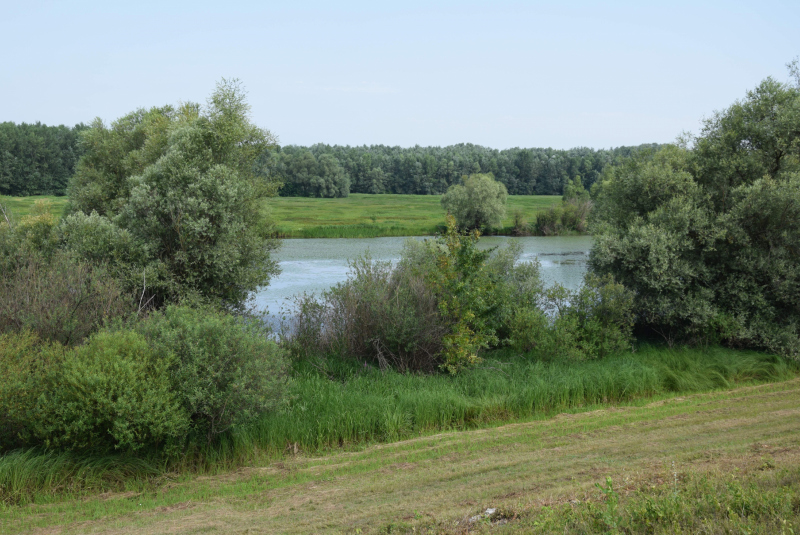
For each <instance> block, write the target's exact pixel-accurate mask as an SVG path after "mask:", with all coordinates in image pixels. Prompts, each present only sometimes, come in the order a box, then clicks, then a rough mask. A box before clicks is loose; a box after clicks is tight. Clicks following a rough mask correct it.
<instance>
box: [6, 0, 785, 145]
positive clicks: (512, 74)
mask: <svg viewBox="0 0 800 535" xmlns="http://www.w3.org/2000/svg"><path fill="white" fill-rule="evenodd" d="M643 4H645V2H641V1H637V2H602V3H601V2H572V3H569V4H566V3H561V2H559V3H556V2H549V3H544V2H541V3H540V2H502V1H494V2H469V1H459V2H455V1H434V0H431V1H427V2H418V1H415V0H404V1H403V2H393V3H380V2H374V1H373V2H356V1H344V0H340V1H338V2H302V1H290V2H286V1H284V2H274V3H273V2H235V1H229V2H222V1H219V0H218V1H215V2H203V1H197V0H193V1H191V2H188V1H187V2H169V1H160V2H149V1H137V2H108V1H106V2H77V1H75V2H72V1H59V2H50V1H36V0H27V1H25V2H19V1H14V2H11V1H9V0H0V13H2V16H1V17H0V45H2V51H3V52H2V56H0V57H2V63H0V121H14V122H23V121H24V122H36V121H41V122H43V123H46V124H62V123H63V124H68V125H72V124H75V123H77V122H81V121H83V122H89V121H90V120H92V119H93V118H94V117H100V118H102V119H103V120H105V121H106V122H110V121H112V120H114V119H115V118H117V117H120V116H122V115H124V114H126V113H128V112H130V111H132V110H134V109H136V108H139V107H150V106H157V105H159V106H160V105H164V104H174V103H177V102H179V101H196V102H205V99H206V97H207V96H208V95H209V94H210V93H211V92H212V91H213V89H214V85H215V82H216V81H217V80H219V79H220V78H221V77H227V78H232V77H235V78H239V79H241V80H242V82H243V83H244V85H245V86H246V88H247V90H248V92H249V102H250V104H251V106H252V114H253V120H254V122H255V123H256V124H258V125H259V126H262V127H265V128H267V129H269V130H271V131H272V132H273V133H275V134H277V135H278V137H279V138H280V141H281V144H284V145H286V144H299V145H309V144H313V143H318V142H323V143H329V144H343V145H344V144H349V145H361V144H385V145H401V146H413V145H415V144H419V145H450V144H453V143H461V142H469V143H477V144H481V145H486V146H489V147H494V148H508V147H516V146H519V147H554V148H569V147H576V146H588V147H594V148H603V147H612V146H619V145H633V144H639V143H649V142H669V141H673V140H674V139H675V137H676V136H677V135H678V134H680V133H681V132H682V131H685V130H690V131H694V132H697V130H698V129H699V126H700V120H701V119H702V118H703V117H704V116H708V115H710V114H711V113H712V112H713V111H714V110H718V109H722V108H724V107H726V106H728V105H730V104H731V103H732V102H733V101H734V100H736V99H738V98H741V97H743V96H744V95H745V92H746V91H747V90H748V89H751V88H753V87H754V86H755V85H756V84H758V83H759V82H760V81H761V80H763V79H764V78H766V77H767V76H773V77H775V78H777V79H779V80H782V81H786V80H788V74H787V71H786V68H785V66H784V65H785V64H786V63H787V62H789V61H790V60H791V59H792V58H794V57H795V56H797V55H800V31H798V27H800V2H798V1H797V0H794V1H786V2H779V1H769V0H767V1H761V2H752V1H748V2H732V1H724V2H680V1H677V2H676V1H671V2H664V3H663V5H662V6H660V7H651V6H643ZM648 4H649V2H648Z"/></svg>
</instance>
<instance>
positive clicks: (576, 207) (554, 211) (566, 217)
mask: <svg viewBox="0 0 800 535" xmlns="http://www.w3.org/2000/svg"><path fill="white" fill-rule="evenodd" d="M591 210H592V201H590V200H589V199H587V198H585V197H577V198H576V197H573V198H571V199H568V200H565V201H564V202H563V203H562V204H561V205H556V206H551V207H550V208H548V209H547V210H545V211H544V212H539V213H538V214H536V225H535V227H536V233H537V234H538V235H540V236H558V235H560V234H565V233H568V232H586V231H587V230H588V228H589V227H588V224H587V219H588V217H589V213H590V212H591Z"/></svg>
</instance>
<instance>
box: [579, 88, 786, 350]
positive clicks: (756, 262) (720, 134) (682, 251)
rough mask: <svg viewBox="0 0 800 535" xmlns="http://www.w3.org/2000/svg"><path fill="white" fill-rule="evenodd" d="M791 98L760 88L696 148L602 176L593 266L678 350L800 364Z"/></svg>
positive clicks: (707, 130)
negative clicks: (761, 352)
mask: <svg viewBox="0 0 800 535" xmlns="http://www.w3.org/2000/svg"><path fill="white" fill-rule="evenodd" d="M798 103H800V90H799V89H797V88H794V87H789V86H785V85H783V84H779V83H777V82H775V81H774V80H771V79H767V80H765V81H764V82H762V84H761V85H760V86H759V87H758V88H757V89H756V90H754V91H751V92H749V93H748V95H747V98H746V99H745V100H743V101H741V102H737V103H735V104H734V105H733V106H731V107H730V108H728V109H727V110H725V111H724V112H720V113H717V114H716V115H715V116H714V117H713V118H711V119H709V120H708V121H706V124H705V127H704V129H703V132H702V137H700V138H699V139H697V140H696V143H695V148H694V149H693V150H687V149H685V148H681V147H670V148H665V149H663V150H662V151H660V152H659V153H657V154H655V155H654V156H653V157H652V158H650V159H639V160H632V161H630V162H628V163H626V164H625V165H623V166H620V167H617V168H614V169H608V170H607V172H606V174H605V176H604V179H603V182H602V187H601V189H600V191H599V192H598V196H597V204H596V207H595V210H594V211H593V214H595V224H596V227H595V228H596V231H597V238H596V240H595V246H594V248H593V250H592V256H591V260H590V265H591V267H592V269H593V270H595V271H596V272H598V273H610V274H613V275H614V277H615V279H616V280H618V281H620V282H621V283H622V284H624V285H625V286H626V287H628V288H630V289H631V290H633V291H634V292H635V296H636V297H635V309H636V314H637V318H638V319H637V322H638V323H639V324H640V325H641V326H643V327H648V328H650V329H653V330H655V331H656V332H658V333H660V334H661V335H662V336H664V337H665V338H666V339H667V340H668V341H670V342H672V341H673V340H675V339H684V340H694V341H703V342H706V343H714V342H716V341H724V342H727V343H730V344H736V345H744V346H749V347H760V348H766V349H769V350H771V351H776V352H780V353H783V354H786V355H794V356H797V355H800V314H799V313H798V311H799V310H800V268H798V266H800V250H798V249H797V246H796V244H797V243H798V242H799V241H800V174H799V173H800V144H798V142H797V140H798V138H800V114H799V113H798V111H797V110H798V109H800V104H798Z"/></svg>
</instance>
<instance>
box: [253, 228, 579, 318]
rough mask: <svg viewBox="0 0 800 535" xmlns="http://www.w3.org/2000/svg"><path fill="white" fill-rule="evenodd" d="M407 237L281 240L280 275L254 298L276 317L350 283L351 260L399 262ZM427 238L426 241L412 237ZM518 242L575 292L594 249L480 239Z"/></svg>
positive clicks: (574, 241) (570, 241) (486, 243)
mask: <svg viewBox="0 0 800 535" xmlns="http://www.w3.org/2000/svg"><path fill="white" fill-rule="evenodd" d="M407 239H409V238H364V239H299V240H283V247H281V249H280V250H279V251H278V253H277V255H276V257H277V259H278V261H279V263H280V267H281V274H280V275H279V276H278V277H276V278H274V279H273V280H272V281H271V282H270V285H269V286H268V287H266V288H263V289H261V290H259V291H258V292H257V293H256V295H255V300H256V306H257V307H258V308H259V309H262V310H263V309H267V310H268V311H269V312H270V313H272V314H276V313H277V312H278V311H279V310H280V309H281V307H284V308H286V307H287V305H288V304H289V301H288V300H289V299H290V298H291V297H293V296H295V295H298V294H301V293H303V292H309V293H310V292H313V293H317V294H319V293H320V292H322V291H324V290H327V289H328V288H330V287H331V286H333V285H334V284H336V283H337V282H342V281H344V280H346V279H347V271H348V265H347V261H348V260H349V259H352V258H355V257H356V256H358V255H361V254H363V253H365V252H366V251H369V253H370V255H371V256H372V258H373V259H375V260H398V259H399V258H400V251H401V250H402V248H403V242H404V241H405V240H407ZM412 239H419V240H422V239H425V238H412ZM509 240H517V241H519V242H520V244H521V245H522V261H525V260H532V259H534V258H537V257H538V258H539V261H540V262H541V265H542V271H541V273H542V279H544V281H545V284H552V283H555V282H558V283H560V284H562V285H564V286H566V287H568V288H572V289H574V288H577V287H578V286H579V285H580V283H581V280H582V278H583V274H584V273H585V272H586V261H587V260H588V258H589V249H591V246H592V238H591V236H552V237H525V238H507V237H502V236H490V237H485V238H481V240H480V242H478V246H479V247H480V248H486V247H493V246H495V245H501V246H502V245H503V244H505V243H506V242H508V241H509Z"/></svg>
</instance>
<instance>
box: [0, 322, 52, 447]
mask: <svg viewBox="0 0 800 535" xmlns="http://www.w3.org/2000/svg"><path fill="white" fill-rule="evenodd" d="M65 352H66V351H65V349H64V348H63V346H61V345H60V344H57V343H55V344H51V343H47V342H45V343H42V342H41V340H40V339H39V337H38V336H36V335H35V334H34V333H32V332H31V331H21V332H14V333H4V334H0V377H2V378H3V380H2V381H0V451H8V450H11V449H14V448H17V447H21V446H25V445H27V444H29V443H31V442H33V436H32V434H31V429H30V424H31V423H32V422H33V421H34V419H35V416H36V405H37V401H38V399H39V397H40V396H41V395H43V394H44V393H45V385H46V381H47V379H48V378H50V377H54V376H56V375H57V370H58V369H59V367H60V365H61V362H62V361H63V359H64V354H65Z"/></svg>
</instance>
